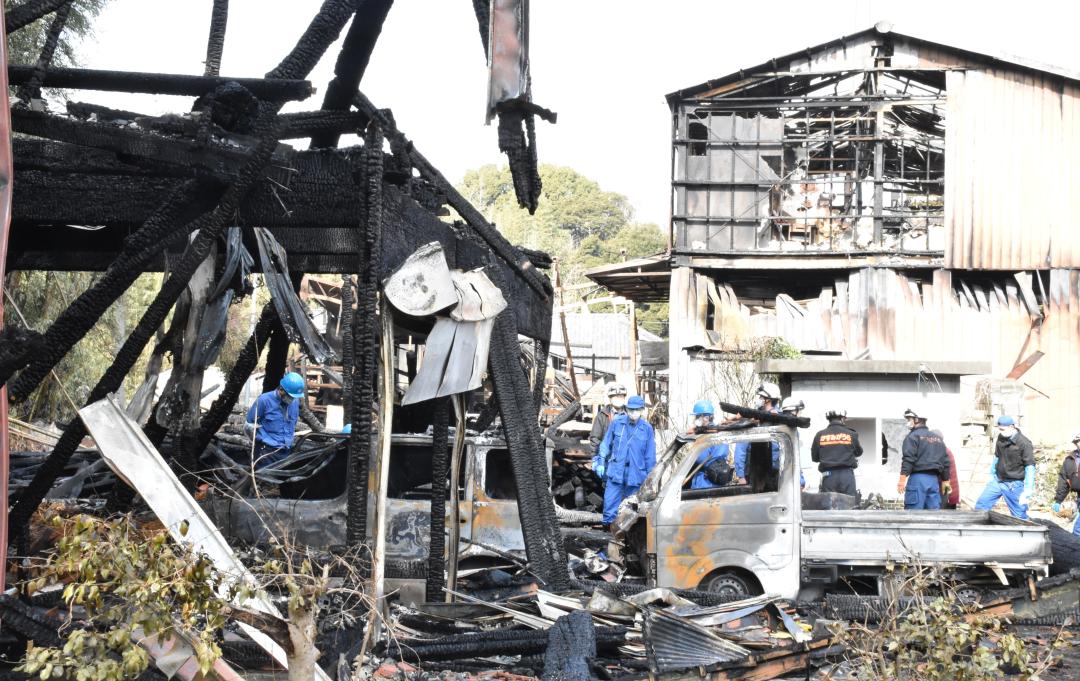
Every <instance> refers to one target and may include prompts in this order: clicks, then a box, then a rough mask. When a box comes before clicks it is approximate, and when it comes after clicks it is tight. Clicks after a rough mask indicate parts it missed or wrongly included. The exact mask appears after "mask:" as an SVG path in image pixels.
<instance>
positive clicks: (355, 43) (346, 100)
mask: <svg viewBox="0 0 1080 681" xmlns="http://www.w3.org/2000/svg"><path fill="white" fill-rule="evenodd" d="M393 4H394V0H369V2H365V3H364V4H363V6H362V7H361V8H360V10H359V11H357V13H356V16H355V17H353V21H352V24H351V25H350V26H349V31H348V33H346V34H345V41H344V43H343V44H342V46H341V52H339V53H338V59H337V63H336V64H335V65H334V78H333V80H331V81H330V84H329V85H327V87H326V95H325V96H324V97H323V105H322V108H323V110H324V111H347V110H348V109H349V106H350V104H351V103H352V98H353V97H354V96H355V94H356V91H357V88H359V87H360V81H361V79H363V77H364V72H365V71H366V70H367V66H368V62H369V61H370V60H371V52H372V51H373V50H374V49H375V43H376V42H377V41H378V39H379V34H380V33H382V27H383V23H384V22H385V21H386V15H387V14H388V13H389V12H390V7H391V6H392V5H393ZM359 129H360V128H356V129H355V130H359ZM339 138H340V134H339V133H337V132H335V131H332V130H328V131H326V132H323V133H319V134H317V135H312V137H311V148H312V149H317V148H319V147H336V146H337V143H338V139H339Z"/></svg>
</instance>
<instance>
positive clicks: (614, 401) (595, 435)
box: [589, 383, 626, 454]
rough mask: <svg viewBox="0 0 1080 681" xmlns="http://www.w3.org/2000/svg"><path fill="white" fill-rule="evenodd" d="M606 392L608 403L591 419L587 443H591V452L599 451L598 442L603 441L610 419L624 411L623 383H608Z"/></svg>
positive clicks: (624, 395) (624, 393)
mask: <svg viewBox="0 0 1080 681" xmlns="http://www.w3.org/2000/svg"><path fill="white" fill-rule="evenodd" d="M606 392H607V401H608V403H607V404H606V405H604V406H602V407H600V408H599V409H597V410H596V418H594V419H593V422H592V430H591V431H590V432H589V444H591V445H592V451H593V454H596V453H598V452H599V451H600V443H601V442H603V440H604V435H605V434H606V433H607V429H608V425H609V424H610V423H611V421H612V419H614V418H615V417H616V416H618V415H619V414H622V413H624V412H625V411H626V386H625V385H623V384H622V383H609V384H608V386H607V391H606Z"/></svg>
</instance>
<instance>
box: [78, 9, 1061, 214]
mask: <svg viewBox="0 0 1080 681" xmlns="http://www.w3.org/2000/svg"><path fill="white" fill-rule="evenodd" d="M319 4H320V2H319V0H232V2H230V16H229V28H228V35H227V37H226V42H225V54H224V57H223V60H222V74H223V75H233V76H257V75H261V74H263V73H265V72H267V71H269V70H270V69H271V68H273V67H274V66H275V65H276V64H277V62H278V61H279V60H280V58H281V57H282V56H283V55H284V54H285V53H286V51H287V50H288V49H289V48H291V47H292V45H293V44H294V43H295V41H296V39H297V38H298V37H299V36H300V34H301V33H302V32H303V30H304V28H305V27H306V26H307V23H308V20H309V19H310V18H311V16H312V15H313V14H314V12H315V10H316V9H317V8H318V6H319ZM210 6H211V0H112V2H111V4H110V5H109V6H108V8H107V9H106V10H105V12H103V13H102V15H101V17H100V19H99V20H98V23H97V24H96V33H97V36H96V39H95V40H93V41H91V42H89V43H87V44H86V45H84V46H83V48H82V51H81V53H82V58H83V61H84V63H85V65H86V66H87V67H91V68H103V69H128V70H141V71H161V72H175V73H194V74H197V73H202V59H203V57H204V54H205V45H206V30H207V27H208V23H209V16H210ZM1077 7H1080V4H1078V3H1076V2H1068V1H1065V0H1060V1H1046V0H1030V1H1029V2H1024V3H1015V2H1010V3H1008V4H1006V3H1004V2H1000V0H991V1H990V2H958V1H953V2H948V1H947V0H933V1H929V0H904V1H903V2H891V3H887V2H884V1H883V0H875V1H873V2H871V1H870V0H832V1H831V2H824V3H808V2H805V0H800V1H798V2H795V1H788V0H773V1H772V2H719V1H716V0H712V1H708V0H664V1H661V2H654V1H650V2H645V1H643V0H532V34H531V49H532V70H533V96H534V99H535V100H536V102H537V103H538V104H540V105H542V106H545V107H548V108H550V109H553V110H555V111H556V112H558V114H559V122H558V124H556V125H548V124H546V123H543V122H540V123H538V133H537V135H538V143H537V146H538V149H539V154H540V159H541V161H542V162H546V163H554V164H560V165H567V166H571V167H573V168H575V169H577V170H578V171H580V172H582V173H584V174H585V175H587V176H589V177H591V178H593V179H595V180H596V181H598V182H599V183H600V185H601V186H602V187H603V188H604V189H607V190H611V191H617V192H620V193H623V194H625V195H627V196H628V197H629V198H630V201H631V203H632V204H633V205H634V207H635V209H636V212H637V219H639V220H642V221H647V222H655V223H657V224H660V225H662V226H666V224H667V220H668V196H669V187H668V181H669V165H670V150H669V147H668V143H669V125H670V122H669V116H668V109H667V105H666V103H665V101H664V95H665V94H666V93H668V92H671V91H673V90H677V89H680V88H683V87H686V86H689V85H694V84H696V83H699V82H702V81H705V80H708V79H710V78H715V77H717V76H721V75H725V74H727V73H730V72H732V71H736V70H738V69H739V68H742V67H747V66H753V65H756V64H759V63H761V62H764V61H766V60H768V59H769V58H770V57H774V56H779V55H783V54H788V53H790V52H794V51H796V50H799V49H801V48H803V47H808V46H811V45H815V44H818V43H821V42H825V41H827V40H830V39H833V38H836V37H839V36H841V35H850V34H852V33H855V32H857V31H859V30H862V29H864V28H867V27H869V26H871V25H873V24H874V23H875V22H876V21H879V20H882V19H887V20H889V21H891V22H892V23H893V26H894V30H896V31H898V32H901V33H908V34H912V35H916V36H919V37H923V38H926V39H928V40H933V41H937V42H942V43H947V44H953V45H956V46H958V47H964V48H966V49H970V50H973V51H979V52H989V53H993V54H999V55H1000V54H1010V55H1015V56H1019V57H1023V58H1025V59H1027V60H1033V61H1038V62H1043V63H1047V64H1054V65H1057V66H1060V67H1062V68H1066V69H1069V70H1071V71H1076V72H1080V51H1078V50H1077V47H1076V42H1075V37H1074V34H1075V29H1076V26H1077V19H1078V18H1080V9H1076V8H1077ZM334 54H336V50H331V53H330V56H329V57H328V58H326V59H324V60H323V62H322V63H320V64H319V66H318V67H317V68H316V70H315V72H314V73H312V75H311V80H312V81H313V82H314V83H315V85H316V87H318V88H319V90H320V93H319V94H316V95H315V96H314V97H312V98H310V99H308V101H306V102H300V103H293V104H292V105H290V106H289V107H288V108H287V110H292V111H297V110H304V109H316V108H318V106H319V104H320V103H321V101H322V99H321V92H322V91H323V90H325V86H326V83H327V81H328V80H329V78H330V76H331V75H332V71H333V55H334ZM485 83H486V74H485V66H484V55H483V49H482V47H481V43H480V37H479V33H478V30H477V27H476V20H475V18H474V16H473V13H472V7H471V3H469V2H466V0H397V2H396V3H395V4H394V7H393V9H392V10H391V11H390V15H389V18H388V19H387V23H386V26H385V27H384V30H383V33H382V37H381V38H380V39H379V44H378V45H377V46H376V48H375V53H374V56H373V58H372V62H371V65H370V67H369V69H368V72H367V75H366V76H365V78H364V82H363V84H362V88H363V89H364V91H365V92H366V93H367V94H368V96H369V97H371V99H372V100H373V101H374V102H375V103H376V104H378V105H379V106H382V107H389V108H391V109H392V110H393V111H394V115H395V117H396V119H397V122H398V126H399V127H400V128H401V129H402V130H403V131H404V132H405V133H406V134H407V135H408V136H409V137H410V138H411V139H412V140H413V141H414V142H415V143H416V145H417V148H419V149H420V150H421V151H422V152H423V153H424V154H425V155H426V156H427V157H428V158H429V159H430V160H431V161H432V162H433V163H434V164H435V165H437V166H438V167H439V168H440V169H441V170H442V171H443V173H444V174H445V175H446V176H447V177H448V178H450V179H451V180H452V181H457V180H459V179H460V178H461V177H462V175H463V174H464V173H465V171H466V170H469V169H471V168H475V167H477V166H480V165H483V164H485V163H502V162H503V158H504V157H503V156H502V155H501V154H499V153H498V148H497V140H496V133H495V128H494V127H486V126H484V124H483V110H484V96H485ZM77 97H79V98H81V99H83V100H85V101H93V102H98V103H102V104H107V105H110V106H114V107H119V108H130V109H133V110H135V111H139V112H143V113H164V112H166V111H187V110H188V109H189V108H190V100H187V99H183V98H170V97H152V96H125V95H118V94H115V93H106V92H86V93H80V94H78V95H77Z"/></svg>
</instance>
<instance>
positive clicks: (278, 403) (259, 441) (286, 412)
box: [244, 371, 304, 469]
mask: <svg viewBox="0 0 1080 681" xmlns="http://www.w3.org/2000/svg"><path fill="white" fill-rule="evenodd" d="M303 396H304V379H303V377H301V376H300V374H298V373H296V372H295V371H290V372H289V373H287V374H285V375H284V376H283V377H282V378H281V382H280V383H279V384H278V387H277V388H275V389H274V390H271V391H270V392H267V393H263V394H262V395H259V398H258V399H257V400H255V401H254V402H253V403H252V405H251V408H250V409H248V413H247V419H246V421H247V423H246V424H245V426H244V430H245V431H246V432H247V433H248V434H249V435H251V436H252V437H253V438H254V439H255V450H254V452H253V453H252V457H251V460H252V461H253V462H254V463H255V468H256V469H259V468H265V467H266V466H270V465H272V464H275V463H278V462H279V461H282V460H284V459H285V458H286V457H288V456H289V453H290V452H291V451H292V445H293V438H294V437H295V435H296V421H297V419H299V418H300V402H299V401H298V400H299V399H300V398H302V397H303Z"/></svg>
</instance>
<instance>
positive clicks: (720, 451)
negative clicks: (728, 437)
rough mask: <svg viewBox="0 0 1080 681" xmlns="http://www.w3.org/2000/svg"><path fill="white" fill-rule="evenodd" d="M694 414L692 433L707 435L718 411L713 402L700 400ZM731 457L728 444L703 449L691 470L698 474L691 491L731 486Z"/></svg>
mask: <svg viewBox="0 0 1080 681" xmlns="http://www.w3.org/2000/svg"><path fill="white" fill-rule="evenodd" d="M693 413H694V428H693V430H692V431H691V432H692V433H696V434H701V433H707V432H709V430H710V429H712V428H713V418H714V417H715V415H716V409H715V407H713V403H712V402H711V401H709V400H698V401H697V402H695V403H694V411H693ZM730 455H731V450H730V447H728V445H726V444H716V445H712V446H710V447H706V448H705V449H703V450H702V451H701V453H700V454H698V456H697V460H696V461H695V462H694V467H693V469H691V470H695V471H697V472H696V473H695V474H694V477H692V478H691V479H690V489H709V488H712V487H723V486H724V485H727V484H729V483H730V482H731V476H732V468H731V461H730Z"/></svg>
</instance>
